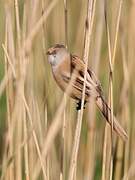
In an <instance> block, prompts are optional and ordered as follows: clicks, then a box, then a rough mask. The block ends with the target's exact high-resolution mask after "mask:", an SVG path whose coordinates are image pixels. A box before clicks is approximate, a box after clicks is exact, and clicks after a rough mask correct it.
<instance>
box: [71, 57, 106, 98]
mask: <svg viewBox="0 0 135 180" xmlns="http://www.w3.org/2000/svg"><path fill="white" fill-rule="evenodd" d="M71 67H72V69H74V68H75V69H76V70H77V71H78V73H79V75H80V76H79V79H80V82H82V84H83V82H84V73H85V62H84V61H82V60H81V59H80V58H79V57H78V56H76V55H72V58H71ZM86 86H89V88H90V89H92V90H93V89H94V90H96V91H97V92H98V95H103V91H102V87H101V84H100V82H99V80H98V79H97V77H96V75H95V74H94V72H93V71H91V70H90V69H87V74H86Z"/></svg>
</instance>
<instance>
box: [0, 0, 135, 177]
mask: <svg viewBox="0 0 135 180" xmlns="http://www.w3.org/2000/svg"><path fill="white" fill-rule="evenodd" d="M91 1H92V0H91ZM92 2H93V6H92V15H93V16H94V24H93V27H92V32H91V33H92V35H91V41H90V49H89V67H90V68H91V69H92V70H93V71H94V72H95V74H96V75H97V77H98V78H99V79H100V81H101V84H102V87H103V90H104V95H105V97H106V100H108V94H109V86H110V85H109V84H110V79H109V76H110V68H109V53H108V39H107V33H106V24H105V10H106V13H107V22H108V27H109V32H110V42H111V51H112V53H113V47H114V43H115V36H118V38H117V46H116V53H115V61H114V66H113V111H114V114H115V115H116V117H117V119H118V120H119V121H120V123H121V124H122V126H123V127H124V129H126V131H127V133H128V136H129V138H128V141H127V142H122V141H121V140H120V139H119V138H118V137H117V136H116V135H115V133H114V137H113V138H114V141H112V140H110V128H109V127H108V125H106V124H105V121H104V118H103V117H102V116H101V114H100V113H99V111H97V110H96V109H95V106H94V104H92V105H87V107H86V109H85V110H84V116H83V123H82V131H81V137H80V144H79V152H78V156H77V157H78V160H77V162H75V163H76V166H75V172H74V180H91V179H93V180H100V179H102V180H105V179H106V180H108V179H113V180H120V179H124V180H127V179H128V180H129V179H130V180H134V179H135V143H134V137H135V123H134V119H135V111H134V106H135V83H134V75H135V23H134V18H135V1H134V0H129V1H126V0H112V1H109V0H106V1H98V0H97V1H95V0H94V1H92ZM94 3H95V7H94ZM104 5H105V6H104ZM121 5H122V6H121ZM87 6H88V0H72V1H71V0H52V1H49V0H29V1H26V0H14V1H13V0H0V147H1V148H0V177H1V179H6V180H9V179H10V180H14V179H16V180H19V179H27V180H34V179H45V180H56V179H61V180H62V179H63V180H66V179H68V180H69V169H70V168H71V163H70V162H71V154H72V148H73V143H74V136H75V128H76V123H77V112H76V103H75V101H74V100H72V99H69V98H68V97H65V95H63V92H62V91H61V90H60V89H59V87H58V86H57V85H56V83H55V81H54V80H53V76H52V73H51V68H50V65H49V63H48V61H47V56H46V51H47V49H48V48H49V47H50V46H52V45H54V44H56V43H62V44H65V45H67V48H68V49H69V51H70V52H71V53H73V54H76V55H78V56H80V57H81V58H83V53H84V38H85V28H86V17H87ZM120 7H122V9H121V10H120ZM66 12H67V17H66ZM119 13H120V23H119V26H118V32H117V31H116V28H117V21H118V15H119ZM66 18H67V19H66ZM65 19H66V20H67V24H66V23H65ZM66 37H67V40H66ZM63 100H64V102H65V103H66V102H67V104H66V105H65V104H64V106H63V109H62V110H61V111H60V110H59V109H60V108H59V107H61V104H62V101H63ZM59 112H60V113H59ZM56 119H57V120H59V122H60V123H61V127H62V128H60V125H59V126H58V127H57V125H56V124H54V121H55V120H56ZM56 122H57V121H56ZM51 127H54V129H53V128H52V129H51ZM49 129H50V131H49ZM56 129H57V130H56ZM55 130H56V133H54V134H53V132H55ZM51 131H52V134H53V135H52V136H53V137H52V136H51V133H50V132H51ZM111 148H112V149H113V152H111ZM112 159H113V160H112Z"/></svg>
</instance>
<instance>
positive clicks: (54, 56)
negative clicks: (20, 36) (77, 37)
mask: <svg viewBox="0 0 135 180" xmlns="http://www.w3.org/2000/svg"><path fill="white" fill-rule="evenodd" d="M46 54H47V55H48V60H49V63H50V64H51V65H52V66H53V67H55V66H57V65H59V64H60V63H61V62H62V60H63V58H64V56H66V55H67V54H68V51H67V49H66V47H65V46H64V45H62V44H56V45H54V46H52V47H50V48H49V49H48V50H47V52H46Z"/></svg>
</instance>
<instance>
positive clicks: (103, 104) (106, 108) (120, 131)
mask: <svg viewBox="0 0 135 180" xmlns="http://www.w3.org/2000/svg"><path fill="white" fill-rule="evenodd" d="M96 104H97V106H98V108H99V109H100V111H101V112H102V114H103V115H104V117H105V119H106V120H107V122H108V123H109V124H110V125H111V109H110V108H109V106H108V105H107V103H106V101H105V100H104V99H103V97H98V98H97V99H96ZM113 129H114V131H115V132H116V133H117V134H118V135H119V136H120V137H121V138H122V139H123V140H124V141H125V140H127V138H128V136H127V133H126V132H125V130H124V129H123V128H122V126H121V125H120V124H119V122H118V121H117V119H116V118H115V117H113Z"/></svg>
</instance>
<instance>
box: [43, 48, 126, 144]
mask: <svg viewBox="0 0 135 180" xmlns="http://www.w3.org/2000/svg"><path fill="white" fill-rule="evenodd" d="M46 54H47V56H48V61H49V63H50V64H51V69H52V74H53V77H54V79H55V81H56V83H57V84H58V86H59V87H60V88H61V89H62V90H63V91H64V92H67V91H66V90H67V88H68V86H69V84H70V82H71V79H72V77H73V75H74V74H76V76H75V80H74V81H72V82H71V90H70V91H69V92H67V93H68V95H69V96H70V97H71V98H73V99H75V100H76V102H77V110H80V109H81V102H82V92H83V86H84V81H85V80H84V76H85V62H84V61H83V60H82V59H80V58H79V57H78V56H77V55H73V54H71V53H70V52H69V51H68V49H67V48H66V47H65V46H64V45H63V44H55V45H53V46H52V47H50V48H49V49H48V50H47V52H46ZM85 84H86V86H85V99H84V105H85V104H86V103H89V102H90V97H92V98H93V99H94V101H95V103H96V105H97V107H98V109H99V110H100V111H101V113H102V114H103V116H104V118H105V119H106V121H107V122H108V123H109V124H110V125H111V124H112V122H111V108H110V107H109V105H108V103H107V102H106V100H105V98H104V95H103V94H104V93H103V90H102V86H101V83H100V81H99V80H98V78H97V77H96V75H95V73H94V72H93V71H92V70H91V69H90V68H87V72H86V81H85ZM113 130H114V131H115V132H116V133H117V134H118V136H120V137H121V138H122V139H123V140H124V141H125V140H127V138H128V136H127V133H126V131H125V130H124V129H123V127H122V126H121V125H120V124H119V122H118V121H117V119H116V117H115V116H114V115H113Z"/></svg>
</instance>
